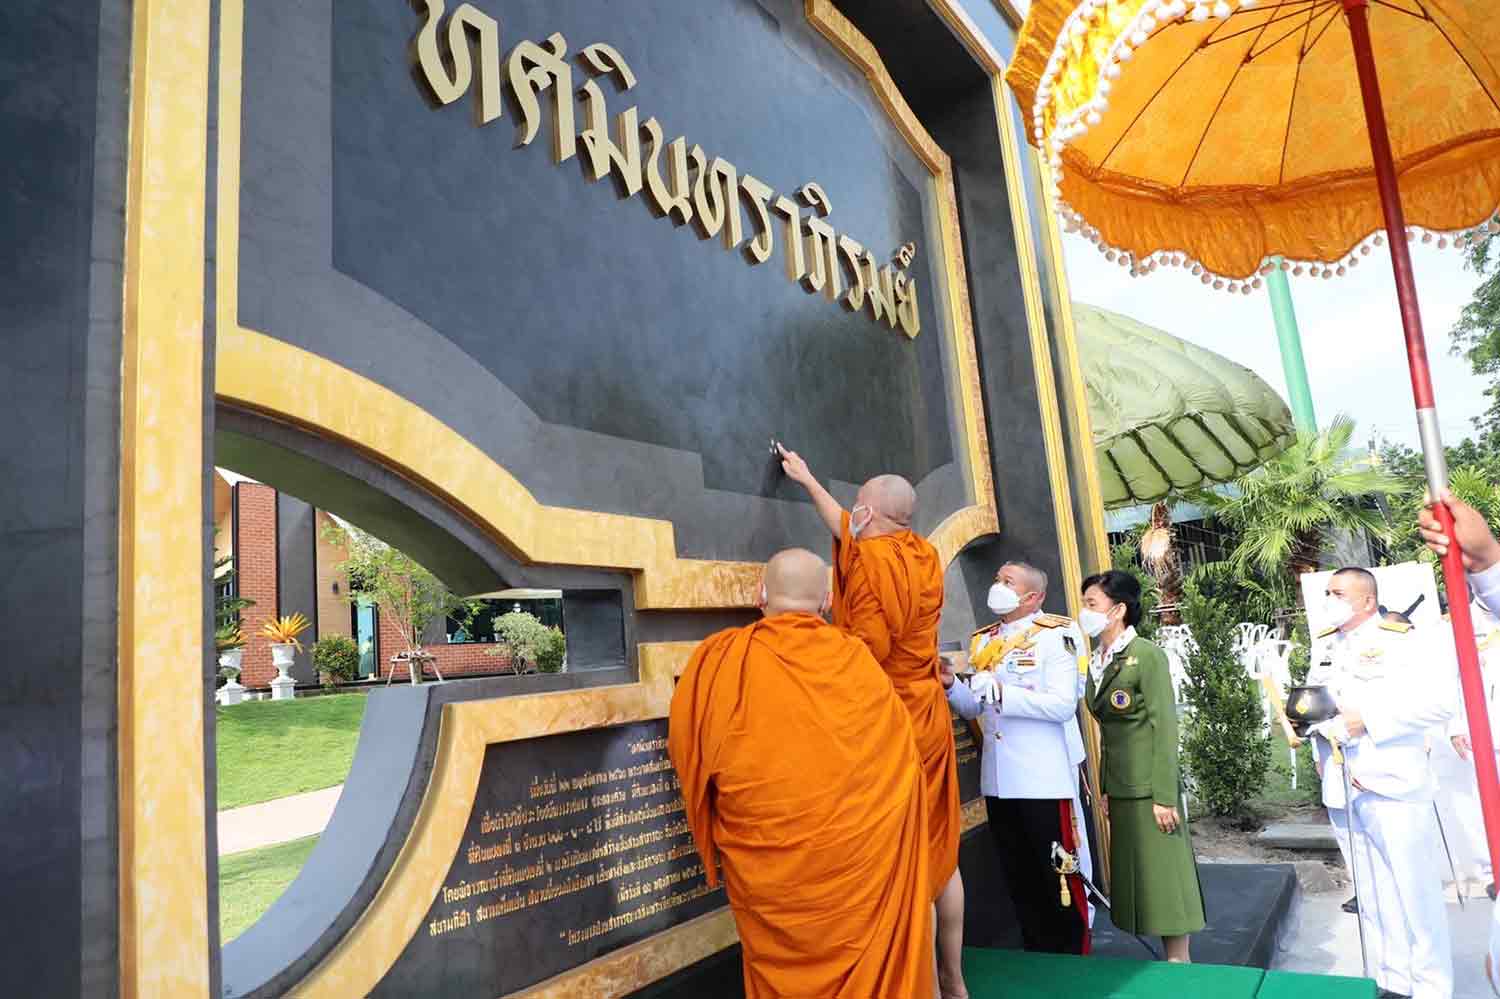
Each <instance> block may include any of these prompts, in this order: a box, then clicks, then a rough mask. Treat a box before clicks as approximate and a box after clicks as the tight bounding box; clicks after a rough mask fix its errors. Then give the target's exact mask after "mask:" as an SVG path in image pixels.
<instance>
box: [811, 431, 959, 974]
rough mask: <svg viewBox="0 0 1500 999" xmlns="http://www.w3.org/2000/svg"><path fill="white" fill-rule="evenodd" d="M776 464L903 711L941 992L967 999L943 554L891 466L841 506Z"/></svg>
mask: <svg viewBox="0 0 1500 999" xmlns="http://www.w3.org/2000/svg"><path fill="white" fill-rule="evenodd" d="M781 458H782V469H783V470H784V471H785V472H786V474H787V477H788V478H790V479H791V480H792V481H794V482H797V483H799V484H800V485H801V486H803V488H805V489H806V490H807V492H808V495H809V496H811V497H812V501H813V506H814V507H816V508H817V511H818V514H819V516H821V517H822V518H823V522H824V523H825V524H826V525H827V526H828V529H829V531H831V532H832V534H833V537H834V542H833V555H834V573H833V623H834V624H835V625H837V626H839V627H840V628H843V629H844V630H846V631H848V632H849V633H850V634H853V635H857V636H858V637H859V638H861V639H863V640H864V642H865V644H866V645H867V646H869V649H870V652H871V653H872V654H873V655H874V656H875V659H876V661H877V662H879V663H880V665H881V668H883V669H884V670H885V673H886V675H887V676H889V677H890V678H891V683H892V685H893V686H894V687H895V689H896V693H897V694H898V695H899V696H900V698H901V701H902V703H903V704H905V705H906V709H907V711H908V712H910V714H911V722H912V733H913V735H914V736H915V737H916V740H917V755H918V756H919V757H920V758H921V761H922V775H923V778H924V780H925V783H926V785H927V809H928V811H927V836H928V841H929V843H930V844H931V853H932V856H931V869H930V872H929V873H930V874H931V876H932V898H933V899H934V901H935V902H936V904H937V949H938V985H939V986H940V989H941V991H940V995H941V996H942V997H943V999H967V997H968V994H969V993H968V990H967V988H966V987H965V986H964V980H963V966H962V961H963V932H964V887H963V879H962V878H961V877H960V876H959V873H958V834H959V827H960V812H959V795H958V751H957V749H956V748H955V746H954V743H953V715H952V714H951V713H950V711H949V709H948V701H947V698H946V696H945V695H944V693H943V685H942V680H941V679H940V678H939V676H938V620H939V618H940V617H941V616H942V611H943V563H942V560H941V559H940V558H939V557H938V553H937V549H935V548H933V547H932V545H931V544H930V543H929V542H928V541H927V539H925V538H923V537H921V536H919V535H918V534H916V533H915V532H913V531H912V529H911V523H912V514H913V513H914V512H915V510H916V504H917V494H916V490H914V489H913V488H912V487H911V483H909V482H907V481H906V480H905V479H903V478H901V477H900V476H899V475H881V476H877V477H875V478H873V479H871V480H870V481H869V482H866V483H865V484H864V485H863V486H861V487H860V489H859V493H858V494H857V495H856V496H855V498H854V508H853V510H845V509H844V508H843V507H842V506H840V504H839V502H838V500H836V499H834V498H833V496H832V495H831V494H830V493H829V492H828V490H827V489H824V488H823V486H822V485H821V484H820V483H819V482H818V480H817V478H816V477H815V476H814V475H813V474H812V472H811V471H810V470H809V469H808V467H807V463H806V462H805V461H803V460H802V458H801V457H800V456H798V455H797V454H796V453H795V452H793V451H788V450H786V449H785V448H781Z"/></svg>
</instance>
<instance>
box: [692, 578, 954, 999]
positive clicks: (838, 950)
mask: <svg viewBox="0 0 1500 999" xmlns="http://www.w3.org/2000/svg"><path fill="white" fill-rule="evenodd" d="M827 602H828V567H827V566H826V565H824V564H823V560H822V559H820V558H818V557H817V556H816V555H814V554H813V553H812V552H809V551H805V550H802V549H793V550H791V551H785V552H782V553H781V554H779V555H777V556H776V557H775V558H773V559H772V560H771V561H770V562H769V563H768V564H767V566H766V575H765V585H764V588H763V590H762V597H761V603H762V609H763V610H764V612H765V618H764V620H762V621H760V622H758V623H756V624H752V625H749V626H747V627H743V628H733V629H730V630H728V631H722V632H720V633H718V634H717V635H714V636H712V637H711V638H709V639H707V640H706V641H705V642H703V644H702V645H700V646H698V648H697V650H696V651H695V652H694V653H693V658H692V660H691V661H690V662H689V663H688V667H687V670H686V672H684V673H683V676H682V679H681V680H680V681H679V683H678V685H677V689H676V692H675V693H674V694H673V697H672V714H671V722H670V728H669V731H668V745H667V748H668V752H669V753H670V754H671V757H672V764H673V765H674V766H675V767H676V768H677V774H678V777H679V778H680V779H681V781H682V798H683V803H684V804H685V806H686V815H687V820H688V825H689V826H690V827H691V828H692V831H693V839H694V841H695V842H696V844H697V846H698V853H699V854H700V855H701V856H702V858H703V866H704V868H705V870H706V871H707V872H708V878H709V883H710V884H713V883H715V882H716V881H717V871H718V867H719V863H720V861H721V860H722V862H723V865H724V881H725V883H726V885H727V886H728V889H729V902H730V906H731V907H732V908H733V910H734V920H735V925H736V927H737V928H738V929H739V934H740V943H741V944H742V945H743V947H744V960H745V994H746V996H747V997H748V999H790V997H809V999H811V997H819V999H833V997H841V999H920V997H925V996H930V995H932V989H933V982H932V974H933V966H932V907H931V905H930V904H929V902H930V900H929V898H928V874H927V836H926V808H925V802H924V793H925V791H924V786H923V782H922V780H921V776H920V773H919V771H918V769H917V759H916V749H915V746H914V744H913V742H912V739H911V723H910V722H909V721H908V719H907V715H906V711H905V709H904V707H903V706H902V704H901V702H900V700H899V699H898V698H897V697H896V695H895V693H894V692H893V691H892V690H891V685H890V684H889V683H888V682H887V681H886V679H885V677H884V676H883V675H882V674H881V671H880V667H879V666H878V665H877V664H876V663H875V660H874V659H873V658H872V657H871V655H870V653H869V650H868V649H867V648H865V646H864V643H862V642H860V641H859V639H857V638H853V637H851V636H849V635H847V634H845V633H844V632H842V631H840V630H839V629H837V628H835V627H833V626H832V625H830V624H827V623H826V622H825V621H824V620H823V619H822V618H821V617H819V616H818V615H819V613H820V611H821V610H822V609H823V608H825V607H826V605H827ZM893 733H895V736H894V737H893Z"/></svg>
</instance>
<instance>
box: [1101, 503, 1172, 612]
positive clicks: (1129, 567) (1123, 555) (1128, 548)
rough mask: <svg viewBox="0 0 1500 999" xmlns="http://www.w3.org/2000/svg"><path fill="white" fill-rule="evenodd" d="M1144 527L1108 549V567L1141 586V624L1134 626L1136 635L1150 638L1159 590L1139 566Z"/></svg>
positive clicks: (1159, 600) (1154, 581)
mask: <svg viewBox="0 0 1500 999" xmlns="http://www.w3.org/2000/svg"><path fill="white" fill-rule="evenodd" d="M1145 530H1146V525H1145V524H1142V525H1141V526H1139V527H1137V528H1135V529H1134V530H1132V531H1130V532H1129V533H1128V534H1127V535H1126V536H1125V538H1124V540H1122V541H1120V542H1118V543H1116V544H1113V545H1111V546H1110V549H1109V559H1110V565H1111V566H1113V567H1114V568H1116V569H1119V570H1120V571H1121V572H1128V573H1130V574H1131V575H1132V576H1134V577H1135V580H1136V582H1138V583H1140V584H1141V623H1140V624H1138V625H1136V626H1135V630H1136V634H1138V635H1140V636H1141V637H1142V638H1150V637H1151V636H1152V635H1153V634H1155V633H1156V626H1157V619H1156V605H1157V604H1159V603H1160V602H1161V588H1160V587H1159V586H1158V585H1157V582H1156V578H1155V577H1154V576H1152V575H1151V573H1149V572H1147V571H1146V570H1145V569H1144V568H1142V566H1141V534H1142V533H1143V532H1144V531H1145Z"/></svg>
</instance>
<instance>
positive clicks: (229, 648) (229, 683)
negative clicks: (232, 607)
mask: <svg viewBox="0 0 1500 999" xmlns="http://www.w3.org/2000/svg"><path fill="white" fill-rule="evenodd" d="M214 649H215V651H216V652H218V654H219V675H220V676H222V677H223V678H224V680H225V681H226V682H225V683H224V686H223V687H221V688H220V689H219V693H218V697H219V702H220V703H221V704H238V703H240V701H242V700H244V698H245V688H244V687H242V686H240V660H241V659H243V658H244V655H245V636H244V635H243V634H242V633H241V632H240V626H239V622H237V621H236V622H231V623H229V624H225V625H221V626H220V627H219V630H218V631H216V632H214Z"/></svg>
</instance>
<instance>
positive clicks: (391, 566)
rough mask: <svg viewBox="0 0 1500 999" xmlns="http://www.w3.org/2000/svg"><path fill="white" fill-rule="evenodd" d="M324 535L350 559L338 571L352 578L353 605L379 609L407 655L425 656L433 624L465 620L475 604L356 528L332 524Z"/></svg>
mask: <svg viewBox="0 0 1500 999" xmlns="http://www.w3.org/2000/svg"><path fill="white" fill-rule="evenodd" d="M323 536H324V538H325V540H327V541H328V542H329V543H330V544H333V545H338V546H339V547H341V548H343V549H344V550H345V552H346V553H347V554H348V558H347V560H345V561H344V562H342V563H340V564H339V565H338V566H337V568H338V569H339V570H340V571H342V572H345V573H347V574H348V576H349V600H350V602H351V603H354V602H356V601H358V600H359V599H360V597H365V598H368V599H369V600H371V601H373V602H374V603H375V604H376V606H378V607H379V608H380V613H381V614H383V615H386V616H387V617H388V618H389V619H390V620H391V622H392V623H393V624H395V626H396V629H397V630H398V631H399V632H400V633H401V638H402V641H404V642H405V643H406V649H405V651H406V652H407V653H418V652H421V651H422V634H423V633H424V632H425V631H426V630H427V628H428V626H429V625H431V624H432V623H433V622H434V621H441V620H443V619H444V618H447V617H459V618H463V619H467V618H468V617H470V616H471V615H472V614H473V612H474V608H475V606H476V605H475V604H473V603H472V602H470V601H467V600H464V599H463V598H462V597H459V596H457V595H455V594H454V593H453V591H452V590H450V589H448V587H447V586H445V585H443V582H442V581H441V580H440V579H438V578H437V577H436V576H434V575H433V574H432V573H431V572H428V571H427V569H425V568H424V567H423V566H421V565H420V564H419V563H418V562H417V561H416V560H415V559H413V558H412V557H411V556H409V555H407V554H406V553H405V552H403V551H400V550H399V549H396V548H392V547H391V546H390V545H388V544H386V543H385V542H384V541H381V540H380V539H379V538H377V537H375V536H374V535H372V534H368V533H366V532H364V531H361V530H360V529H359V528H357V527H352V526H351V527H348V528H345V527H343V526H342V525H340V524H337V523H334V522H332V521H330V522H329V523H328V524H327V526H326V527H325V528H324V533H323Z"/></svg>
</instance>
